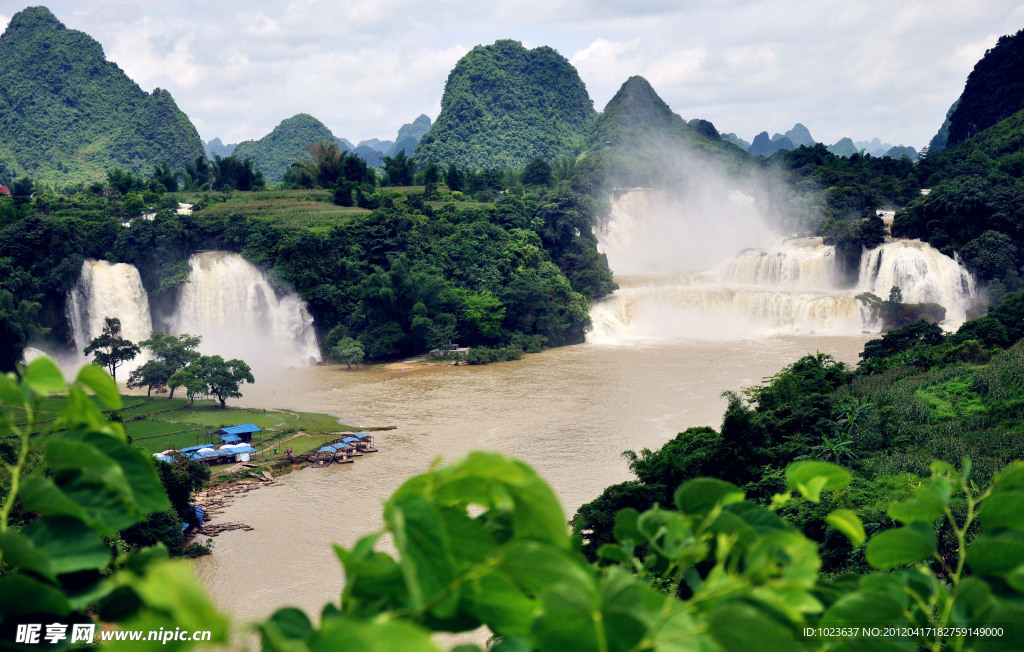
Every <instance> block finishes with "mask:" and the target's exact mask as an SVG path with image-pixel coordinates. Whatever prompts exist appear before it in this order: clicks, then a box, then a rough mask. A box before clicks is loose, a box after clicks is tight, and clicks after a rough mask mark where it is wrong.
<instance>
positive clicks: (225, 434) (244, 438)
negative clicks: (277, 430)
mask: <svg viewBox="0 0 1024 652" xmlns="http://www.w3.org/2000/svg"><path fill="white" fill-rule="evenodd" d="M260 431H261V428H257V427H256V426H255V425H253V424H251V423H243V424H242V425H240V426H228V427H226V428H221V429H220V430H215V431H214V434H215V435H217V436H218V437H220V440H221V441H222V442H224V443H225V444H238V443H241V442H250V441H252V435H253V433H254V432H260Z"/></svg>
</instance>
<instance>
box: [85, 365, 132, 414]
mask: <svg viewBox="0 0 1024 652" xmlns="http://www.w3.org/2000/svg"><path fill="white" fill-rule="evenodd" d="M75 380H76V381H78V382H79V383H81V384H82V385H85V386H86V387H88V388H89V389H91V390H92V391H93V393H94V394H95V395H96V398H98V399H99V400H100V402H102V403H103V404H104V405H106V406H107V408H109V409H111V410H120V409H121V394H120V392H118V390H117V383H115V382H114V379H113V378H111V377H110V375H109V374H108V373H107V372H106V371H104V370H103V369H101V368H100V367H98V366H96V365H94V364H87V365H85V366H84V367H82V369H81V370H80V371H79V372H78V377H77V378H75Z"/></svg>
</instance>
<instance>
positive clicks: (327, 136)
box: [232, 113, 337, 183]
mask: <svg viewBox="0 0 1024 652" xmlns="http://www.w3.org/2000/svg"><path fill="white" fill-rule="evenodd" d="M322 140H323V141H327V142H337V138H335V136H334V134H333V133H331V130H330V129H328V128H327V126H326V125H325V124H324V123H322V122H320V121H319V120H317V119H316V118H314V117H313V116H311V115H309V114H308V113H299V114H298V115H294V116H292V117H290V118H288V119H287V120H282V121H281V124H279V125H277V126H276V127H274V130H273V131H271V132H270V133H269V134H267V135H266V136H264V137H263V138H260V139H259V140H247V141H244V142H241V143H238V145H236V146H235V149H234V151H233V152H232V155H233V156H234V157H235V158H238V159H246V158H247V159H250V160H252V163H253V165H254V166H255V167H256V168H257V169H259V170H261V171H262V172H263V177H264V179H266V181H267V183H277V182H278V181H280V180H281V179H282V178H283V177H284V174H285V172H287V171H288V166H290V165H291V164H292V163H294V162H295V160H296V159H299V158H302V157H303V156H305V155H306V146H307V145H309V144H311V143H316V142H319V141H322Z"/></svg>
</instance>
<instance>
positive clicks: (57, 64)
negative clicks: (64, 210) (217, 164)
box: [0, 7, 203, 184]
mask: <svg viewBox="0 0 1024 652" xmlns="http://www.w3.org/2000/svg"><path fill="white" fill-rule="evenodd" d="M202 155H203V145H202V141H200V139H199V134H198V132H196V129H195V127H194V126H193V125H192V123H191V122H190V121H189V119H188V117H187V116H186V115H185V114H184V113H182V112H181V111H180V110H179V109H178V107H177V105H176V104H175V103H174V99H173V98H172V97H171V94H170V93H168V92H167V91H165V90H161V89H159V88H157V89H155V90H154V91H153V92H152V93H151V94H150V93H146V92H144V91H143V90H142V89H141V88H139V86H138V84H136V83H135V82H133V81H132V80H131V79H129V78H128V76H127V75H125V74H124V72H123V71H122V70H121V69H120V68H119V67H118V66H117V65H116V64H114V63H112V62H110V61H107V60H106V57H105V56H104V54H103V48H102V46H101V45H100V44H99V43H98V42H96V41H95V40H94V39H93V38H91V37H90V36H89V35H87V34H84V33H82V32H79V31H76V30H71V29H67V28H66V27H65V26H64V25H63V24H62V23H61V22H60V21H58V20H57V18H56V17H54V15H53V14H52V13H50V11H49V10H48V9H46V8H45V7H30V8H28V9H25V10H24V11H21V12H18V13H17V14H15V15H14V17H13V18H11V22H10V23H9V24H8V26H7V29H6V30H5V31H4V33H3V35H2V36H0V166H2V167H5V168H7V169H8V170H10V171H12V172H14V173H15V174H18V175H23V176H25V175H27V176H32V177H34V178H36V179H37V180H41V181H46V182H50V183H58V184H62V183H69V182H75V181H88V180H94V179H103V178H105V175H106V170H107V169H108V168H112V167H122V168H130V169H132V170H134V171H136V172H143V171H144V172H147V173H148V172H149V171H151V169H152V167H153V166H154V165H155V164H157V163H164V162H166V163H169V164H170V165H171V167H172V168H180V167H183V166H184V164H185V163H186V162H188V161H190V160H193V159H195V158H196V157H197V156H202Z"/></svg>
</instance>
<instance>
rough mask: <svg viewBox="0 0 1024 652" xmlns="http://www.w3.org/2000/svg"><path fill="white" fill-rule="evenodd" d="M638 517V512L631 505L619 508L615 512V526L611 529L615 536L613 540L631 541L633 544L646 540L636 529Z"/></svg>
mask: <svg viewBox="0 0 1024 652" xmlns="http://www.w3.org/2000/svg"><path fill="white" fill-rule="evenodd" d="M639 518H640V512H638V511H636V510H635V509H633V508H632V507H627V508H625V509H620V510H619V511H617V512H616V513H615V527H614V529H613V530H612V534H613V535H614V536H615V540H616V541H618V542H619V543H625V542H626V541H632V542H633V544H634V545H642V544H643V543H645V542H646V541H647V539H645V538H644V536H643V535H642V534H641V533H640V530H639V529H637V525H636V523H637V519H639Z"/></svg>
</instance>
